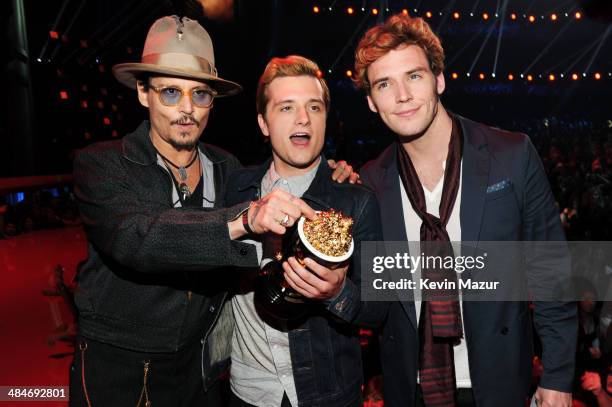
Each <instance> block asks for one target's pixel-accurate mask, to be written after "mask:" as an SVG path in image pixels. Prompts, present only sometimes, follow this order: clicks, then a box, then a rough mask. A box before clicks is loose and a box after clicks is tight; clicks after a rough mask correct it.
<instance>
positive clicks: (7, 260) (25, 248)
mask: <svg viewBox="0 0 612 407" xmlns="http://www.w3.org/2000/svg"><path fill="white" fill-rule="evenodd" d="M85 257H86V239H85V234H84V232H83V230H82V229H81V228H80V227H71V228H66V229H59V230H45V231H37V232H31V233H27V234H24V235H20V236H17V237H13V238H9V239H4V240H0V278H1V280H0V386H33V387H45V386H67V385H68V369H69V366H70V362H71V361H72V351H73V349H72V347H71V344H70V342H69V341H67V340H66V338H67V337H69V336H70V335H71V334H73V333H74V326H73V323H74V321H73V317H72V314H71V312H70V308H69V306H68V305H67V303H66V301H65V300H64V299H63V298H62V297H61V296H57V295H51V296H49V295H45V294H44V292H46V293H47V294H53V293H54V291H56V290H55V287H54V281H55V276H54V275H55V274H54V269H55V268H56V267H57V266H58V265H61V266H62V267H63V268H64V270H65V272H64V281H67V282H70V281H72V279H73V277H74V274H75V270H76V265H77V264H78V263H79V262H80V261H81V260H83V259H84V258H85ZM5 405H16V406H21V407H26V406H29V405H31V406H39V407H42V406H66V405H67V403H64V402H49V401H47V402H39V401H36V402H33V401H29V402H28V401H20V402H3V401H0V406H5Z"/></svg>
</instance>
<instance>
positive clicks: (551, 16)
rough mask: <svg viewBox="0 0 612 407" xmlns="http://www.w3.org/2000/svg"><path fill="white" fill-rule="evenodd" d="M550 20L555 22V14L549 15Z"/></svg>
mask: <svg viewBox="0 0 612 407" xmlns="http://www.w3.org/2000/svg"><path fill="white" fill-rule="evenodd" d="M550 19H551V20H552V21H557V15H556V14H554V13H553V14H551V15H550Z"/></svg>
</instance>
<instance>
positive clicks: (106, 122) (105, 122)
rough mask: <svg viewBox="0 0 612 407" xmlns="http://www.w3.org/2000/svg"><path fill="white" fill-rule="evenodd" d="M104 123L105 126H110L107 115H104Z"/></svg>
mask: <svg viewBox="0 0 612 407" xmlns="http://www.w3.org/2000/svg"><path fill="white" fill-rule="evenodd" d="M104 124H105V125H106V126H110V124H111V122H110V119H109V118H108V117H105V118H104Z"/></svg>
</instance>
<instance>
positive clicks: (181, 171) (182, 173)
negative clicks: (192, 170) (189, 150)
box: [178, 167, 187, 181]
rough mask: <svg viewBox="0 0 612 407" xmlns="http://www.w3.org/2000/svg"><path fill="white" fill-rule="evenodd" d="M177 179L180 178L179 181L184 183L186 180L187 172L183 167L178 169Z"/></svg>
mask: <svg viewBox="0 0 612 407" xmlns="http://www.w3.org/2000/svg"><path fill="white" fill-rule="evenodd" d="M178 173H179V177H181V181H185V180H186V179H187V170H186V169H185V167H179V168H178Z"/></svg>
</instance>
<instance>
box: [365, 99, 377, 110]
mask: <svg viewBox="0 0 612 407" xmlns="http://www.w3.org/2000/svg"><path fill="white" fill-rule="evenodd" d="M367 99H368V106H369V107H370V110H371V111H373V112H374V113H378V109H377V108H376V105H375V104H374V101H373V100H372V96H370V95H368V96H367Z"/></svg>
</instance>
